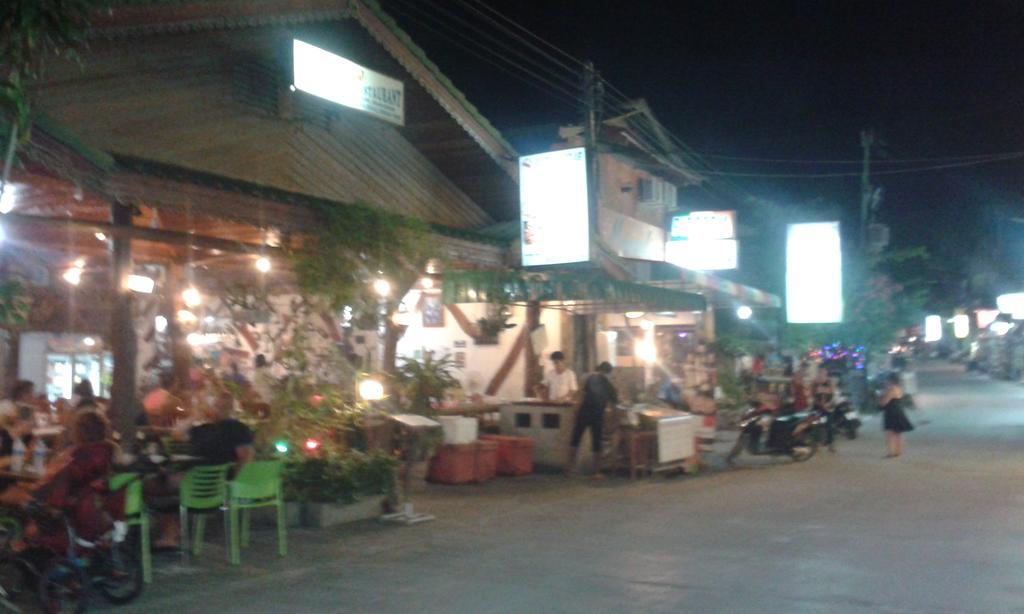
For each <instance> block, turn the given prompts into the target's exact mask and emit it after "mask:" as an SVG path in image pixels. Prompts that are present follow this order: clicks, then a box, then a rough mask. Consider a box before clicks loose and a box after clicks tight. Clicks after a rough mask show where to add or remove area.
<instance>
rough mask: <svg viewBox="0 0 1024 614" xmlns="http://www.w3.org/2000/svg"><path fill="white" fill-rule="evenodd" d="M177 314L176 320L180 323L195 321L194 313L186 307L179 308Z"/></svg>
mask: <svg viewBox="0 0 1024 614" xmlns="http://www.w3.org/2000/svg"><path fill="white" fill-rule="evenodd" d="M177 316H178V321H179V322H181V323H182V324H192V323H194V322H195V321H196V314H194V313H192V312H191V311H189V310H188V309H179V310H178V313H177Z"/></svg>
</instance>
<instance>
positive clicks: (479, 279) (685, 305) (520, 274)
mask: <svg viewBox="0 0 1024 614" xmlns="http://www.w3.org/2000/svg"><path fill="white" fill-rule="evenodd" d="M442 298H443V300H444V302H445V304H447V305H451V304H456V303H500V302H507V303H513V304H514V303H527V302H530V301H538V302H540V303H541V304H543V305H547V306H556V307H562V308H564V309H566V310H568V311H572V312H573V313H581V314H585V313H622V312H626V311H704V309H705V307H706V303H705V301H704V297H702V296H700V295H699V294H690V293H688V292H680V291H678V290H670V289H668V288H658V287H655V286H648V285H644V284H638V283H632V282H626V281H619V280H616V279H611V278H609V277H608V276H606V275H604V274H603V273H600V272H594V271H581V272H579V273H572V274H569V273H564V272H559V273H531V272H526V271H453V272H450V273H445V274H444V279H443V282H442Z"/></svg>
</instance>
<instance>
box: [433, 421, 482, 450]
mask: <svg viewBox="0 0 1024 614" xmlns="http://www.w3.org/2000/svg"><path fill="white" fill-rule="evenodd" d="M440 421H441V428H442V429H443V430H444V442H445V443H446V444H459V443H473V442H474V441H476V435H477V421H476V418H465V417H463V416H442V417H441V418H440Z"/></svg>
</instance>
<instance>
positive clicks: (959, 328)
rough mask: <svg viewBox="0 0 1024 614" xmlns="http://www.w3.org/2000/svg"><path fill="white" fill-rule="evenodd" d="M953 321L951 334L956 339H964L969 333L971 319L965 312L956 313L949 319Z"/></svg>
mask: <svg viewBox="0 0 1024 614" xmlns="http://www.w3.org/2000/svg"><path fill="white" fill-rule="evenodd" d="M951 321H952V322H953V336H954V337H956V338H957V339H966V338H967V337H968V336H969V335H970V334H971V319H970V318H969V317H968V316H967V314H966V313H958V314H957V315H955V316H953V318H952V319H951Z"/></svg>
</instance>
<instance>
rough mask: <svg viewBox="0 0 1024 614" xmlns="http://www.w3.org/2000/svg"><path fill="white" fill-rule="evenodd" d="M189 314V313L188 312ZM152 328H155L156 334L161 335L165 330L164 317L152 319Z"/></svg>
mask: <svg viewBox="0 0 1024 614" xmlns="http://www.w3.org/2000/svg"><path fill="white" fill-rule="evenodd" d="M189 313H191V312H189ZM153 328H155V329H156V332H158V333H162V332H164V331H165V330H167V318H166V317H164V316H157V317H155V318H154V319H153Z"/></svg>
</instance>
